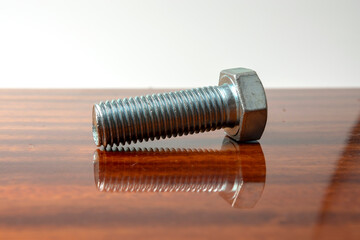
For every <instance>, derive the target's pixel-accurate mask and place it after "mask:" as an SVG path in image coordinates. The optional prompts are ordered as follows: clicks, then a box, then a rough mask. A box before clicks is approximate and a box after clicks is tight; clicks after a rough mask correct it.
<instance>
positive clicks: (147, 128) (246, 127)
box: [92, 68, 267, 147]
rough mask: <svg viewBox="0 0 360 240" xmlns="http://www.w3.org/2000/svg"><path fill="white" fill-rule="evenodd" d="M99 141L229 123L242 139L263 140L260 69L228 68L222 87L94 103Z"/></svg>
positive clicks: (206, 128)
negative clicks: (257, 72)
mask: <svg viewBox="0 0 360 240" xmlns="http://www.w3.org/2000/svg"><path fill="white" fill-rule="evenodd" d="M92 114H93V117H92V122H93V127H92V131H93V137H94V141H95V144H96V145H97V146H105V147H106V146H107V145H110V146H113V145H114V144H115V145H119V144H123V145H124V144H125V143H129V144H130V143H131V142H134V143H136V142H137V141H140V142H142V141H143V140H145V141H148V140H149V139H150V140H154V139H160V138H166V137H169V138H170V137H172V136H173V137H175V136H182V135H188V134H193V133H199V132H205V131H210V130H216V129H220V128H225V132H226V133H227V134H228V136H230V137H231V138H232V139H234V140H236V141H252V140H258V139H260V137H261V135H262V133H263V131H264V128H265V125H266V120H267V103H266V95H265V91H264V88H263V86H262V84H261V81H260V79H259V77H258V76H257V74H256V72H255V71H253V70H250V69H246V68H234V69H227V70H223V71H221V73H220V80H219V86H215V87H204V88H195V89H190V90H183V91H177V92H169V93H161V94H153V95H146V96H141V97H134V98H124V99H118V100H112V101H106V102H100V103H99V104H95V105H94V106H93V113H92Z"/></svg>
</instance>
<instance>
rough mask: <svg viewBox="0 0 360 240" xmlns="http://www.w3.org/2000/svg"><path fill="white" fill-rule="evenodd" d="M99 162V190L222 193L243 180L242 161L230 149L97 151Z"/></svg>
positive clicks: (121, 149)
mask: <svg viewBox="0 0 360 240" xmlns="http://www.w3.org/2000/svg"><path fill="white" fill-rule="evenodd" d="M206 154H207V155H206ZM209 155H211V159H209V158H208V157H206V156H209ZM220 156H221V157H222V160H218V159H219V158H220ZM96 159H101V161H95V165H96V166H95V181H96V185H97V187H98V189H99V190H100V191H110V192H220V191H224V189H225V188H228V187H229V186H230V185H233V184H234V182H235V181H238V180H239V178H240V177H241V176H240V172H239V171H240V166H239V164H240V162H239V161H238V160H237V159H236V158H234V154H233V151H227V150H222V151H218V150H207V149H204V150H203V149H186V150H185V149H178V150H175V149H158V148H143V149H137V150H135V149H134V148H133V149H130V148H120V149H119V151H117V152H106V151H99V150H98V151H97V152H96V154H95V160H96Z"/></svg>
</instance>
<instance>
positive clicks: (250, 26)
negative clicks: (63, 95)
mask: <svg viewBox="0 0 360 240" xmlns="http://www.w3.org/2000/svg"><path fill="white" fill-rule="evenodd" d="M232 67H247V68H252V69H254V70H256V71H257V73H258V75H259V76H260V78H261V79H262V81H263V84H264V86H265V87H267V88H288V87H306V88H307V87H325V88H332V87H360V1H344V0H343V1H340V0H339V1H329V0H326V1H325V0H323V1H288V0H287V1H285V0H284V1H265V0H264V1H224V0H222V1H198V0H191V1H170V0H165V1H74V0H71V1H13V0H9V1H7V0H0V87H1V88H114V87H116V88H146V87H154V88H176V87H182V88H188V87H199V86H207V85H217V79H218V75H219V72H220V70H222V69H226V68H232Z"/></svg>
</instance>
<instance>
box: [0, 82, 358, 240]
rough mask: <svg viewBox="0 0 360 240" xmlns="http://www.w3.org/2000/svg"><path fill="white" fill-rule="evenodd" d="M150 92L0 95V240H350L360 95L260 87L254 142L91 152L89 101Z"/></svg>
mask: <svg viewBox="0 0 360 240" xmlns="http://www.w3.org/2000/svg"><path fill="white" fill-rule="evenodd" d="M159 91H164V90H159ZM152 92H158V90H0V182H1V184H0V239H49V238H50V239H63V238H67V239H69V238H70V239H73V238H84V239H99V238H100V239H103V238H109V239H119V238H125V239H127V238H129V239H137V238H139V239H143V238H147V239H169V238H171V239H184V238H187V239H219V238H231V239H282V238H283V239H289V238H291V239H360V115H359V113H360V112H359V110H360V108H359V107H360V90H359V89H338V90H335V89H333V90H329V89H317V90H267V96H268V104H269V120H268V124H267V127H266V129H265V133H264V135H263V137H262V139H261V140H260V141H259V143H252V144H237V143H234V142H232V141H229V139H227V138H224V133H223V131H222V130H220V131H215V132H209V133H204V134H198V135H192V136H185V137H177V138H172V139H168V140H160V141H156V142H147V143H140V144H136V145H131V146H125V147H124V148H121V149H117V151H114V152H104V151H100V150H97V148H96V146H95V144H94V143H93V140H92V133H91V107H92V104H93V103H95V102H98V101H101V100H106V99H112V98H122V97H129V96H136V95H141V94H147V93H152ZM114 150H116V149H114ZM119 150H120V151H119Z"/></svg>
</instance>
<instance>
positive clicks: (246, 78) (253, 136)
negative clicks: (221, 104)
mask: <svg viewBox="0 0 360 240" xmlns="http://www.w3.org/2000/svg"><path fill="white" fill-rule="evenodd" d="M223 84H232V85H233V86H235V88H236V91H237V93H238V96H237V97H238V99H239V101H238V102H239V104H238V107H237V116H238V124H237V125H235V126H234V127H233V128H225V132H226V133H227V135H228V136H229V137H231V138H232V139H234V140H236V141H253V140H258V139H260V137H261V135H262V133H263V132H264V129H265V125H266V120H267V102H266V95H265V90H264V87H263V85H262V84H261V81H260V79H259V77H258V75H257V74H256V72H255V71H253V70H251V69H246V68H232V69H226V70H223V71H221V72H220V79H219V86H220V85H223Z"/></svg>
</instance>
